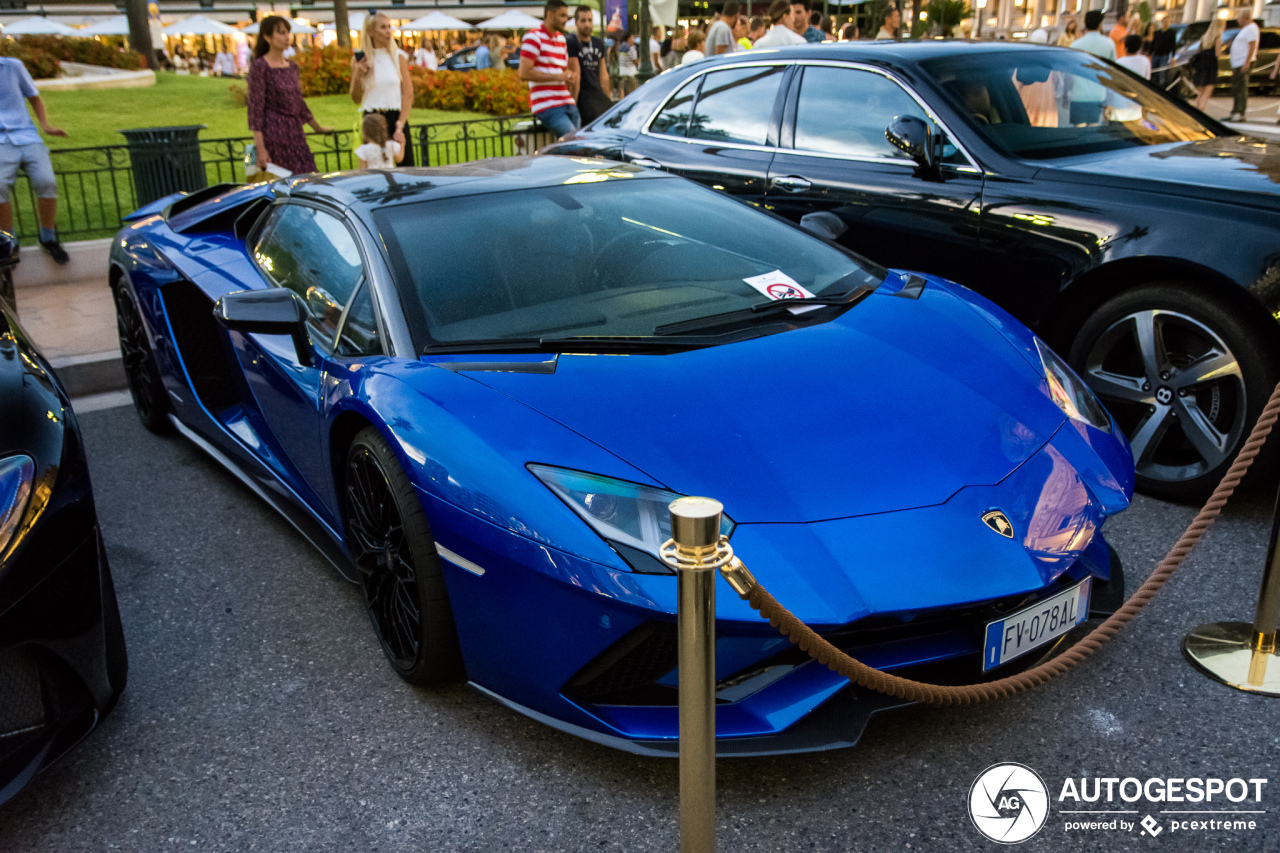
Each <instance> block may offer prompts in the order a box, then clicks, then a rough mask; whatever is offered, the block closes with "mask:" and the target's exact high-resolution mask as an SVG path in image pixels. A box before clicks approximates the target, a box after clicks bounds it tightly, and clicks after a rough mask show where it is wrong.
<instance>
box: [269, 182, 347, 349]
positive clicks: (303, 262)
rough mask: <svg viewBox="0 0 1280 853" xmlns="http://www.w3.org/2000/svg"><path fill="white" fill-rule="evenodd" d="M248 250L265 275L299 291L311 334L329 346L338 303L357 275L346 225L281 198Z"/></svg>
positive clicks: (337, 317)
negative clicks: (306, 312)
mask: <svg viewBox="0 0 1280 853" xmlns="http://www.w3.org/2000/svg"><path fill="white" fill-rule="evenodd" d="M253 256H254V259H255V260H256V261H257V262H258V265H259V267H261V269H262V271H263V272H264V273H266V275H267V277H268V278H270V279H271V280H272V281H273V282H275V283H276V284H278V285H279V286H281V287H287V288H289V289H290V290H292V291H293V292H294V293H297V294H298V295H299V296H301V297H302V299H303V301H304V302H305V303H306V306H307V311H308V314H309V315H310V316H309V320H308V325H309V326H310V330H311V336H312V340H313V341H315V342H316V343H317V344H320V345H321V346H323V347H325V348H326V349H327V348H331V347H332V345H333V338H334V334H335V333H336V332H337V329H338V321H339V320H340V319H341V318H342V308H343V306H345V305H346V304H347V300H349V299H350V298H351V294H352V293H354V292H355V289H356V285H358V284H359V283H360V279H361V278H362V276H363V268H362V266H361V262H360V250H359V248H358V247H357V245H356V241H355V238H354V237H352V236H351V232H350V231H348V230H347V226H345V225H344V224H342V221H341V220H340V219H338V217H336V216H333V215H332V214H329V213H325V212H324V211H321V210H317V209H315V208H313V207H307V206H305V205H301V204H286V205H283V206H282V207H280V208H279V209H278V210H277V212H276V215H275V217H274V219H273V220H272V222H271V223H270V226H269V227H268V228H267V230H266V234H265V236H264V237H263V238H262V240H261V241H259V243H258V245H257V246H256V247H255V248H254V252H253Z"/></svg>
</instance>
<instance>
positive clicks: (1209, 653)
mask: <svg viewBox="0 0 1280 853" xmlns="http://www.w3.org/2000/svg"><path fill="white" fill-rule="evenodd" d="M1278 539H1280V494H1277V495H1276V509H1275V517H1274V518H1273V519H1272V522H1271V541H1270V543H1269V544H1268V546H1267V565H1266V567H1265V568H1264V569H1263V571H1262V592H1261V594H1260V595H1259V596H1258V609H1257V611H1256V612H1255V613H1254V617H1253V624H1252V625H1250V624H1248V623H1245V622H1212V623H1210V624H1208V625H1201V626H1200V627H1199V628H1196V629H1195V630H1194V631H1192V632H1191V633H1190V634H1188V635H1187V638H1186V639H1185V640H1183V641H1182V653H1183V654H1184V655H1185V656H1186V658H1187V660H1189V661H1191V663H1192V664H1194V665H1195V667H1196V668H1197V669H1199V670H1200V671H1201V672H1203V673H1204V674H1205V675H1208V676H1209V677H1210V678H1214V679H1217V680H1218V681H1221V682H1222V683H1223V684H1228V685H1230V686H1232V687H1235V688H1236V689H1238V690H1246V691H1248V692H1250V693H1261V694H1262V695H1264V696H1280V655H1277V654H1276V623H1277V621H1278V620H1280V545H1278V544H1277V540H1278Z"/></svg>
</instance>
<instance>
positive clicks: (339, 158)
mask: <svg viewBox="0 0 1280 853" xmlns="http://www.w3.org/2000/svg"><path fill="white" fill-rule="evenodd" d="M406 138H407V140H408V143H409V146H408V147H409V150H408V151H407V152H406V154H405V161H404V164H403V165H405V166H410V165H418V166H446V165H451V164H453V163H466V162H468V161H471V160H479V159H483V158H485V157H501V156H507V155H512V154H532V153H534V152H535V151H536V150H537V149H538V148H540V147H542V146H543V145H546V144H547V143H548V142H551V136H550V134H548V133H547V132H546V131H545V130H543V129H542V128H541V127H540V126H538V125H537V123H536V121H535V120H534V118H533V116H532V115H520V116H503V117H496V118H489V119H475V120H471V121H455V122H443V123H439V124H427V125H417V126H411V127H410V128H409V133H408V134H406ZM307 140H308V143H309V144H310V146H311V151H312V153H313V154H314V155H315V158H316V168H317V169H319V170H320V171H321V172H336V171H340V170H342V169H353V168H356V167H357V166H358V165H359V163H358V162H357V161H356V159H355V155H354V154H353V153H352V152H353V151H354V149H355V148H356V146H358V145H359V144H360V139H359V136H358V135H357V133H356V132H355V130H354V129H352V130H337V131H334V132H332V133H315V134H309V135H308V137H307ZM252 141H253V137H251V136H244V137H228V138H223V139H202V140H200V159H201V161H202V162H203V164H204V169H205V179H206V181H207V182H208V183H210V184H213V183H221V182H227V181H232V182H235V181H243V180H245V169H244V152H245V146H246V145H248V144H249V143H251V142H252ZM49 153H50V155H51V158H52V160H53V171H54V174H55V175H56V176H57V181H58V232H59V235H60V236H61V238H62V239H63V240H87V239H92V238H95V237H110V236H112V235H113V234H115V233H116V231H117V230H119V228H120V225H121V220H122V217H124V216H127V215H128V214H129V213H130V212H132V211H134V210H136V209H137V208H138V206H139V205H138V203H137V198H138V195H137V189H136V186H135V183H134V175H133V168H132V166H131V164H130V160H129V147H128V146H127V145H108V146H103V147H100V148H60V149H55V150H52V151H50V152H49ZM193 189H194V187H193ZM13 203H14V227H15V229H16V230H17V233H18V237H19V239H23V240H26V241H30V240H33V239H34V238H35V237H36V236H38V234H39V226H38V222H37V219H36V201H35V196H34V194H33V193H32V191H31V187H30V184H29V182H28V181H27V178H26V176H25V175H20V176H19V177H18V182H17V185H16V186H15V187H14V189H13Z"/></svg>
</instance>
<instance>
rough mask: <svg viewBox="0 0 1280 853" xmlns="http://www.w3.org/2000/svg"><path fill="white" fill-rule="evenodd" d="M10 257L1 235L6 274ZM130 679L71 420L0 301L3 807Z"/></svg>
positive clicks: (89, 726)
mask: <svg viewBox="0 0 1280 853" xmlns="http://www.w3.org/2000/svg"><path fill="white" fill-rule="evenodd" d="M12 247H13V243H12V242H11V238H9V236H8V235H7V234H3V232H0V263H3V262H4V261H3V259H4V258H6V257H10V256H11V252H12ZM127 671H128V661H127V659H126V654H125V645H124V632H123V630H122V628H121V624H120V611H119V608H118V607H117V605H116V595H115V589H114V587H113V585H112V580H111V569H110V568H109V567H108V565H107V555H106V552H105V550H104V549H103V546H102V536H101V534H100V533H99V531H98V519H97V513H96V511H95V509H94V504H93V492H92V490H91V489H90V484H89V469H88V466H87V465H86V463H85V452H84V444H83V442H82V440H81V437H80V428H79V425H78V424H77V422H76V417H75V413H74V412H72V410H71V405H70V402H69V401H68V399H67V395H66V393H65V391H64V390H63V388H62V386H61V385H60V384H59V383H58V379H57V377H56V376H55V375H54V373H53V371H52V369H51V368H50V367H49V364H48V362H46V361H45V360H44V358H43V357H42V356H41V355H40V353H39V351H38V350H37V349H36V348H35V346H34V345H32V343H31V341H30V340H29V339H28V338H27V337H26V335H25V334H24V333H23V331H22V328H21V327H20V326H19V325H18V323H17V320H16V319H15V317H14V316H13V314H12V313H11V312H10V310H9V308H8V307H7V305H6V303H5V301H4V299H3V298H0V803H4V802H5V801H7V800H9V799H11V798H12V797H13V796H14V795H15V794H16V793H18V791H20V790H22V788H23V787H24V786H25V785H26V784H27V783H28V782H30V781H31V779H32V777H34V776H35V774H36V773H38V772H39V771H40V770H42V769H44V768H45V767H47V766H49V765H50V764H52V763H53V762H54V761H56V760H57V759H58V758H60V757H61V756H62V755H63V754H64V753H65V752H66V751H67V750H68V749H70V748H71V747H72V746H74V745H75V744H76V743H77V742H78V741H79V740H80V739H81V738H83V737H84V736H85V735H86V734H88V733H89V732H90V731H92V730H93V728H94V727H95V726H96V725H97V724H98V722H99V721H101V720H102V718H103V717H104V716H105V715H106V714H107V713H108V712H110V711H111V709H112V708H113V707H114V706H115V704H116V701H117V700H118V699H119V697H120V692H121V691H122V690H123V689H124V686H125V678H126V675H127Z"/></svg>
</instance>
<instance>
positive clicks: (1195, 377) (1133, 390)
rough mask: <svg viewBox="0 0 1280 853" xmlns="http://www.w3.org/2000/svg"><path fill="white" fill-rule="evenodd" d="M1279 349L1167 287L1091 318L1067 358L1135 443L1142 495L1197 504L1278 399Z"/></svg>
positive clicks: (1235, 318)
mask: <svg viewBox="0 0 1280 853" xmlns="http://www.w3.org/2000/svg"><path fill="white" fill-rule="evenodd" d="M1273 350H1274V347H1273V345H1272V343H1271V342H1270V341H1268V340H1267V338H1266V337H1265V336H1264V335H1263V333H1262V332H1261V331H1260V330H1258V329H1256V328H1255V327H1254V325H1253V324H1252V323H1251V322H1249V319H1248V318H1247V317H1245V316H1243V315H1242V312H1239V311H1237V310H1235V309H1234V308H1233V307H1231V306H1229V305H1227V304H1225V303H1223V302H1222V301H1220V300H1215V299H1213V298H1212V297H1210V296H1208V295H1206V294H1204V293H1202V292H1200V291H1199V290H1196V289H1194V288H1192V287H1189V286H1187V285H1185V284H1178V283H1161V284H1148V285H1143V286H1141V287H1136V288H1134V289H1133V290H1129V291H1126V292H1125V293H1122V294H1120V295H1119V296H1116V297H1114V298H1113V299H1111V300H1110V301H1108V302H1106V303H1105V304H1104V305H1103V306H1102V307H1101V308H1099V309H1098V310H1097V311H1096V312H1094V314H1093V315H1092V316H1091V317H1090V318H1089V319H1088V320H1087V321H1086V322H1085V324H1084V326H1082V327H1081V329H1080V332H1079V334H1078V335H1077V336H1076V339H1075V342H1074V343H1073V344H1072V346H1071V355H1070V359H1069V360H1070V362H1071V366H1072V367H1073V368H1075V370H1076V372H1077V373H1079V374H1080V377H1081V378H1082V379H1084V381H1085V382H1086V383H1088V385H1089V386H1090V387H1091V388H1092V389H1093V391H1094V393H1095V394H1097V395H1098V397H1099V398H1100V399H1101V400H1102V402H1103V404H1104V405H1106V406H1107V408H1108V409H1109V410H1110V411H1111V413H1112V415H1113V416H1114V417H1115V419H1116V421H1117V422H1118V423H1119V424H1120V427H1121V428H1122V429H1123V430H1124V432H1125V434H1126V435H1127V436H1128V437H1129V443H1130V446H1131V447H1132V448H1133V458H1134V466H1135V468H1136V473H1137V489H1138V491H1141V492H1143V493H1144V494H1148V495H1151V496H1153V497H1157V498H1163V499H1165V500H1172V501H1193V500H1201V499H1203V498H1204V497H1206V496H1207V495H1208V494H1209V492H1211V491H1212V490H1213V488H1214V487H1215V486H1216V485H1217V484H1218V482H1219V481H1220V480H1221V479H1222V477H1223V475H1225V474H1226V472H1227V469H1228V468H1229V467H1230V466H1231V463H1232V461H1234V459H1235V456H1236V454H1237V453H1238V452H1239V450H1240V447H1241V445H1243V443H1244V441H1245V439H1246V438H1247V437H1248V434H1249V430H1250V429H1252V427H1253V424H1254V423H1255V422H1256V421H1257V419H1258V415H1259V414H1260V413H1261V411H1262V408H1263V406H1264V405H1265V404H1266V402H1267V399H1268V397H1269V396H1270V395H1271V391H1272V389H1273V388H1274V387H1275V384H1276V381H1277V369H1276V360H1275V358H1274V357H1273ZM1268 457H1269V458H1271V457H1273V454H1268ZM1259 467H1267V465H1266V461H1265V460H1263V459H1260V460H1259V461H1258V465H1256V466H1255V469H1256V468H1259Z"/></svg>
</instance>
